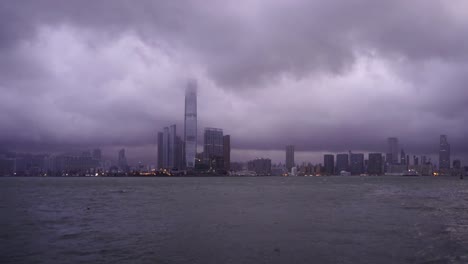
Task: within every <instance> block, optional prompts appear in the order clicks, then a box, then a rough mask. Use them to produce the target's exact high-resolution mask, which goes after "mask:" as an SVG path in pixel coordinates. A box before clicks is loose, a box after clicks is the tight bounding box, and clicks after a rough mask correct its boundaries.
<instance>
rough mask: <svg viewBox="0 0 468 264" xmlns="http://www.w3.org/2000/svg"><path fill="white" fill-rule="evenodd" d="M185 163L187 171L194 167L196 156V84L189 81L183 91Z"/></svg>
mask: <svg viewBox="0 0 468 264" xmlns="http://www.w3.org/2000/svg"><path fill="white" fill-rule="evenodd" d="M184 128H185V129H184V142H185V162H186V167H187V169H193V168H194V167H195V157H196V155H197V82H196V80H191V81H189V83H188V85H187V89H186V90H185V119H184Z"/></svg>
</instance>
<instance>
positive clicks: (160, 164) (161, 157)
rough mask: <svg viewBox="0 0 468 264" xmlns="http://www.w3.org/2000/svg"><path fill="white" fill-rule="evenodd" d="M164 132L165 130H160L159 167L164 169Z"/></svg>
mask: <svg viewBox="0 0 468 264" xmlns="http://www.w3.org/2000/svg"><path fill="white" fill-rule="evenodd" d="M163 138H164V133H163V132H158V169H163V168H164V161H163V156H164V151H163V144H164V143H163V142H164V139H163Z"/></svg>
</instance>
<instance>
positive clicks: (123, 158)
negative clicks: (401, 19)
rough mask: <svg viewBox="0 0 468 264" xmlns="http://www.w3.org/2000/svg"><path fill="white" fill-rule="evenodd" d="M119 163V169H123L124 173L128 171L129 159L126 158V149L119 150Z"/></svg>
mask: <svg viewBox="0 0 468 264" xmlns="http://www.w3.org/2000/svg"><path fill="white" fill-rule="evenodd" d="M117 162H118V165H119V169H121V170H122V171H127V170H128V164H127V157H126V156H125V149H121V150H119V158H118V161H117Z"/></svg>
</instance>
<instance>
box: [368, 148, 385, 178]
mask: <svg viewBox="0 0 468 264" xmlns="http://www.w3.org/2000/svg"><path fill="white" fill-rule="evenodd" d="M367 173H368V174H371V175H382V173H383V156H382V153H369V166H368V168H367Z"/></svg>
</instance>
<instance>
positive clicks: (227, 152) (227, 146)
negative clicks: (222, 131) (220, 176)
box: [223, 135, 231, 171]
mask: <svg viewBox="0 0 468 264" xmlns="http://www.w3.org/2000/svg"><path fill="white" fill-rule="evenodd" d="M223 158H224V169H225V170H227V171H230V170H231V136H230V135H225V136H224V137H223Z"/></svg>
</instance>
